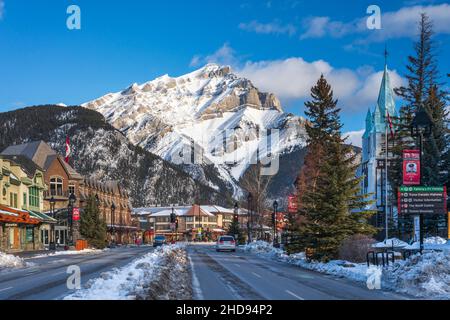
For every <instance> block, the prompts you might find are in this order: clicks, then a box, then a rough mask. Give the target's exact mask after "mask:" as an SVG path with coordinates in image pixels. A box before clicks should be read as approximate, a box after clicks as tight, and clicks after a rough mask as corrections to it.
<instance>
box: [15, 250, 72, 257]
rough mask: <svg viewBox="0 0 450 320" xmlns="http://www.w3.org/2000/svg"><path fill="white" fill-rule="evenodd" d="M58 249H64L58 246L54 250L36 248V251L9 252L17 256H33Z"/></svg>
mask: <svg viewBox="0 0 450 320" xmlns="http://www.w3.org/2000/svg"><path fill="white" fill-rule="evenodd" d="M58 251H64V248H59V249H56V251H55V250H37V251H22V252H12V253H11V254H12V255H14V256H16V257H19V258H33V256H38V255H43V254H50V253H54V252H58Z"/></svg>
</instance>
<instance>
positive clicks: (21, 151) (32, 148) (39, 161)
mask: <svg viewBox="0 0 450 320" xmlns="http://www.w3.org/2000/svg"><path fill="white" fill-rule="evenodd" d="M1 155H4V156H24V157H26V158H28V159H30V160H32V161H33V162H34V163H35V164H36V165H37V166H38V167H39V168H42V169H43V170H44V171H47V170H48V168H49V167H50V166H51V164H52V163H53V162H54V160H55V159H58V160H59V161H60V162H61V164H62V166H63V167H64V169H65V170H66V172H67V174H68V175H69V177H70V178H71V179H76V180H81V179H82V177H81V175H80V174H78V172H76V171H75V169H73V168H72V167H71V166H70V165H69V164H68V163H66V162H65V161H64V159H63V158H62V157H61V156H60V155H58V154H57V153H56V151H55V150H53V149H52V148H51V147H50V146H49V145H48V144H47V143H45V142H44V141H42V140H40V141H34V142H28V143H23V144H19V145H14V146H9V147H8V148H6V149H5V150H3V151H2V153H1Z"/></svg>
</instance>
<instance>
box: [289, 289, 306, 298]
mask: <svg viewBox="0 0 450 320" xmlns="http://www.w3.org/2000/svg"><path fill="white" fill-rule="evenodd" d="M286 293H288V294H290V295H291V296H293V297H294V298H297V299H298V300H305V299H303V298H302V297H300V296H298V295H296V294H295V293H293V292H291V291H289V290H286Z"/></svg>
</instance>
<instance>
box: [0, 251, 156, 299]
mask: <svg viewBox="0 0 450 320" xmlns="http://www.w3.org/2000/svg"><path fill="white" fill-rule="evenodd" d="M151 251H153V248H151V247H139V248H138V247H123V248H115V249H111V250H107V251H104V252H102V253H99V254H89V255H60V256H53V257H45V258H31V259H27V260H26V261H27V262H32V263H33V264H34V266H32V267H27V268H24V269H18V270H12V271H6V272H0V300H54V299H56V300H58V299H62V298H63V297H64V296H66V295H68V294H70V293H73V292H74V291H73V290H69V289H68V288H67V285H66V282H67V278H68V276H69V274H67V268H68V267H69V266H72V265H77V266H79V267H80V269H81V285H83V284H85V283H86V282H87V281H89V280H90V279H93V278H97V277H99V276H100V274H101V273H103V272H105V271H110V270H112V269H113V268H116V267H122V266H124V265H126V264H128V263H129V262H131V261H132V260H134V259H136V258H137V257H139V256H142V255H144V254H146V253H148V252H151Z"/></svg>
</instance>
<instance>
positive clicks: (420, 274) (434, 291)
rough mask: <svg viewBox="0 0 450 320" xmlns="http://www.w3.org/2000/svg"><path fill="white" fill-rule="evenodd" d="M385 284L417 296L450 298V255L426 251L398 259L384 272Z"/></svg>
mask: <svg viewBox="0 0 450 320" xmlns="http://www.w3.org/2000/svg"><path fill="white" fill-rule="evenodd" d="M383 280H384V282H385V284H386V285H387V286H388V287H389V288H391V289H393V290H396V291H399V292H403V293H407V294H410V295H413V296H416V297H426V298H430V299H450V255H449V254H448V252H426V253H425V254H423V255H420V254H417V255H415V256H413V257H411V258H410V259H408V260H405V261H398V262H396V263H395V264H394V265H393V266H392V267H390V268H388V269H387V270H385V272H384V273H383Z"/></svg>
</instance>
